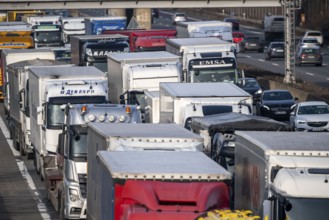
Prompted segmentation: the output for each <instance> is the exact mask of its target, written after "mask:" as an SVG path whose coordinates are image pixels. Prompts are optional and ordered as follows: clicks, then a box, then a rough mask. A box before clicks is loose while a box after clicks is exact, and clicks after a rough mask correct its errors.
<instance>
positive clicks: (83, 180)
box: [78, 174, 87, 198]
mask: <svg viewBox="0 0 329 220" xmlns="http://www.w3.org/2000/svg"><path fill="white" fill-rule="evenodd" d="M78 178H79V186H80V192H81V196H82V197H83V198H86V196H87V175H86V174H78Z"/></svg>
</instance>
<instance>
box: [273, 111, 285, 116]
mask: <svg viewBox="0 0 329 220" xmlns="http://www.w3.org/2000/svg"><path fill="white" fill-rule="evenodd" d="M275 114H277V115H284V114H286V112H285V111H278V112H275Z"/></svg>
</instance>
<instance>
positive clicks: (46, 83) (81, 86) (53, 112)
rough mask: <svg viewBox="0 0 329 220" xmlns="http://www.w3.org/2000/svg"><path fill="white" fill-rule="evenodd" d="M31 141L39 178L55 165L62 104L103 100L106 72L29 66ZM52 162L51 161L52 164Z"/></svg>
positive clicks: (99, 101)
mask: <svg viewBox="0 0 329 220" xmlns="http://www.w3.org/2000/svg"><path fill="white" fill-rule="evenodd" d="M27 93H28V96H29V103H30V114H31V119H30V122H31V143H32V145H33V150H34V159H35V164H36V168H37V171H38V172H41V179H43V178H44V172H45V169H51V168H56V160H55V158H56V157H55V156H56V150H57V146H58V135H59V133H60V131H61V129H62V125H63V123H64V111H63V109H62V108H61V106H62V105H66V104H68V103H71V104H80V103H86V104H87V103H106V102H107V101H108V81H107V77H106V74H105V73H104V72H102V71H100V70H98V69H97V68H95V67H79V66H70V67H56V66H53V67H30V68H29V91H27ZM52 162H54V163H52Z"/></svg>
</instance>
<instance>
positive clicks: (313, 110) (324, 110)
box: [298, 105, 329, 115]
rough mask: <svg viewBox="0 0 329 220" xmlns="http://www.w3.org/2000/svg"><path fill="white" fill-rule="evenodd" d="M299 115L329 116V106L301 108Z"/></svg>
mask: <svg viewBox="0 0 329 220" xmlns="http://www.w3.org/2000/svg"><path fill="white" fill-rule="evenodd" d="M298 114H299V115H315V114H329V106H328V105H307V106H300V107H299V109H298Z"/></svg>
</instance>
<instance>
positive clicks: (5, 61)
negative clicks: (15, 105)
mask: <svg viewBox="0 0 329 220" xmlns="http://www.w3.org/2000/svg"><path fill="white" fill-rule="evenodd" d="M0 57H1V59H0V71H1V80H0V85H1V86H2V91H1V92H2V97H3V103H4V105H3V106H4V111H5V115H6V116H7V118H9V109H10V101H9V97H10V94H9V92H10V91H9V84H8V79H9V76H8V70H7V66H8V65H10V64H12V63H16V62H20V61H24V60H33V59H37V58H39V59H48V60H54V59H55V54H54V53H53V52H52V51H51V50H49V49H19V50H11V49H4V50H2V51H1V55H0Z"/></svg>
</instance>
